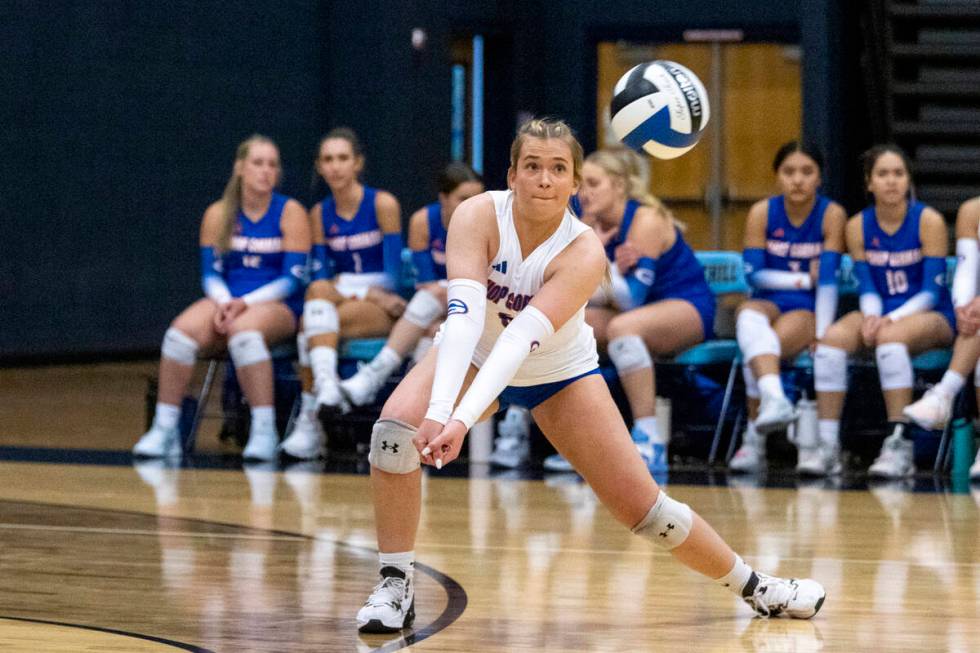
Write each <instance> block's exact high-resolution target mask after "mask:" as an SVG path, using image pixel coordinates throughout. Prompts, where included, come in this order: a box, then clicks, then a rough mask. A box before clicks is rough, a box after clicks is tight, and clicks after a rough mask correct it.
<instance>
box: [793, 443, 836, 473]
mask: <svg viewBox="0 0 980 653" xmlns="http://www.w3.org/2000/svg"><path fill="white" fill-rule="evenodd" d="M796 472H797V473H798V474H802V475H804V476H835V475H837V474H840V473H841V463H840V451H839V450H838V448H837V447H830V446H826V445H817V446H815V447H806V448H800V449H799V450H798V451H797V458H796Z"/></svg>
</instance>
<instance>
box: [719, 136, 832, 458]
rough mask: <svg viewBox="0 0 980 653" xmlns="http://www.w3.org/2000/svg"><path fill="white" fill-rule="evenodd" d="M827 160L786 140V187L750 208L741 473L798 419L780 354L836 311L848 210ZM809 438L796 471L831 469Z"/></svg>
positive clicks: (813, 335) (742, 316)
mask: <svg viewBox="0 0 980 653" xmlns="http://www.w3.org/2000/svg"><path fill="white" fill-rule="evenodd" d="M822 167H823V157H822V156H821V155H820V152H819V150H817V148H815V147H813V146H811V145H805V144H801V143H799V142H797V141H790V142H789V143H786V144H784V145H783V146H782V147H780V148H779V150H778V151H777V152H776V156H775V158H774V159H773V163H772V169H773V172H775V173H776V181H777V183H778V184H779V188H780V190H781V191H782V192H781V194H779V195H775V196H773V197H769V198H767V199H764V200H760V201H758V202H756V203H755V204H753V205H752V208H751V209H749V215H748V219H747V220H746V225H745V249H744V251H743V254H742V256H743V260H744V263H745V276H746V280H747V281H748V283H749V285H750V286H751V288H752V294H751V299H749V300H748V301H746V302H745V303H743V304H742V305H741V306H740V307H739V311H738V317H737V319H736V323H735V334H736V337H737V339H738V345H739V348H740V349H741V350H742V357H743V361H744V363H743V367H742V373H743V376H744V378H745V394H746V399H747V404H748V409H749V421H748V428H746V430H745V433H744V435H743V437H742V446H741V447H740V448H739V450H738V451H737V452H736V453H735V456H734V457H733V458H732V460H731V462H730V463H729V468H730V469H731V470H732V471H734V472H754V471H757V470H759V469H761V468H762V467H764V466H765V464H766V435H767V434H768V433H771V432H773V431H778V430H781V429H784V428H786V427H787V426H788V425H789V423H790V422H792V421H793V420H795V418H796V411H795V409H794V407H793V405H792V404H791V403H790V402H789V400H788V399H787V398H786V395H785V393H784V392H783V386H782V383H781V382H780V379H779V363H780V360H792V359H793V358H795V357H796V356H797V354H799V353H800V352H801V351H803V349H804V348H806V347H808V346H810V345H812V344H813V342H814V341H815V340H816V339H817V338H820V337H821V336H823V334H824V333H825V332H826V331H827V327H828V326H830V324H831V322H833V321H834V318H835V317H837V278H836V273H837V268H838V267H839V265H840V257H841V252H842V251H843V250H844V223H845V221H846V220H847V214H846V213H845V212H844V209H843V208H842V207H841V206H840V205H839V204H837V203H836V202H833V201H831V200H830V199H828V198H827V197H824V196H823V195H821V194H820V192H819V189H820V184H821V183H822V180H821V169H822ZM813 435H814V436H815V435H816V434H813ZM809 439H815V437H814V438H809ZM809 439H808V440H809ZM808 440H807V443H808V445H809V441H808ZM803 441H804V439H803V438H800V443H801V446H800V447H799V452H798V463H797V470H798V471H800V472H801V473H805V474H816V475H821V476H822V475H824V474H826V473H827V472H828V471H829V470H828V469H827V464H828V462H827V461H826V460H824V458H823V457H822V456H821V450H820V448H819V447H816V446H802V442H803ZM833 458H834V460H836V455H834V456H833Z"/></svg>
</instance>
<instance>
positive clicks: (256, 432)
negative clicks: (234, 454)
mask: <svg viewBox="0 0 980 653" xmlns="http://www.w3.org/2000/svg"><path fill="white" fill-rule="evenodd" d="M278 457H279V434H278V433H276V425H275V423H274V422H273V423H271V424H257V423H256V422H255V421H254V420H253V421H252V427H251V428H250V429H249V431H248V442H247V443H246V444H245V449H244V450H243V451H242V458H244V459H245V460H262V461H272V460H275V459H276V458H278Z"/></svg>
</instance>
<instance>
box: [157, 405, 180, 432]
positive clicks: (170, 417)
mask: <svg viewBox="0 0 980 653" xmlns="http://www.w3.org/2000/svg"><path fill="white" fill-rule="evenodd" d="M153 421H154V422H156V425H157V426H159V427H160V428H162V429H172V428H176V427H177V423H178V422H180V406H174V405H173V404H164V403H157V412H156V415H154V417H153Z"/></svg>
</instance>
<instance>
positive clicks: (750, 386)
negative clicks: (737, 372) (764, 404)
mask: <svg viewBox="0 0 980 653" xmlns="http://www.w3.org/2000/svg"><path fill="white" fill-rule="evenodd" d="M742 378H743V379H744V380H745V396H746V397H748V398H750V399H758V398H759V382H758V381H756V378H755V372H753V371H752V367H751V366H750V365H748V364H743V365H742Z"/></svg>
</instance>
